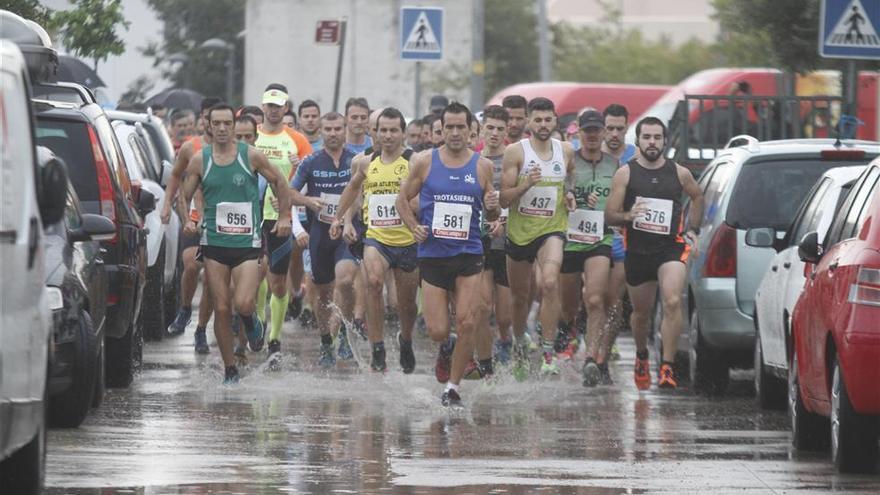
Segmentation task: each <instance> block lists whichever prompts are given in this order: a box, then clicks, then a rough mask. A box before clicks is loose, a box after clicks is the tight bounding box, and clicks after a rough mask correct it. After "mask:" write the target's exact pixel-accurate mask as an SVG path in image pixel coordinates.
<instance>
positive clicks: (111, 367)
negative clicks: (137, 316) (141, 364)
mask: <svg viewBox="0 0 880 495" xmlns="http://www.w3.org/2000/svg"><path fill="white" fill-rule="evenodd" d="M138 326H139V325H138V324H137V322H134V321H133V322H131V323H130V324H129V325H128V331H127V332H125V335H124V336H123V337H122V338H119V339H114V338H109V337H108V338H107V340H106V351H107V364H106V366H105V370H106V381H107V386H108V387H114V388H124V387H128V386H129V385H131V381H132V379H134V373H135V369H136V367H137V362H136V360H137V349H136V346H137V343H136V341H137V340H138V334H139V333H140V330H139V329H138V328H137V327H138Z"/></svg>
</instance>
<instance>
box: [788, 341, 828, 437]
mask: <svg viewBox="0 0 880 495" xmlns="http://www.w3.org/2000/svg"><path fill="white" fill-rule="evenodd" d="M788 417H789V419H790V420H791V443H792V445H794V447H795V448H796V449H799V450H819V451H822V450H826V449H828V443H829V440H830V435H829V434H828V431H829V429H830V423H829V421H828V418H825V417H822V416H819V415H818V414H813V413H811V412H810V411H808V410H807V408H806V407H805V406H804V401H803V400H802V399H801V390H800V377H799V376H798V357H797V352H795V353H794V355H793V356H792V358H791V367H790V368H789V369H788Z"/></svg>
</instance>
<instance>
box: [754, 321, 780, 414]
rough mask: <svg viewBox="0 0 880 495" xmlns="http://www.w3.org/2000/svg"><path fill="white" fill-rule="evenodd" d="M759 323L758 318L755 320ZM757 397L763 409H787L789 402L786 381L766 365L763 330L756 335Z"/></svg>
mask: <svg viewBox="0 0 880 495" xmlns="http://www.w3.org/2000/svg"><path fill="white" fill-rule="evenodd" d="M755 323H756V325H757V319H756V320H755ZM754 364H755V397H756V398H757V400H758V405H759V406H761V409H777V410H780V411H782V410H785V406H786V404H787V403H788V388H787V386H786V383H785V382H784V381H782V380H780V379H779V378H778V377H776V376H774V375H773V374H772V373H770V372H768V370H767V366H765V365H764V347H763V345H762V344H761V332H760V331H756V335H755V363H754Z"/></svg>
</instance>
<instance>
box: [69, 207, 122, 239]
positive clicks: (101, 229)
mask: <svg viewBox="0 0 880 495" xmlns="http://www.w3.org/2000/svg"><path fill="white" fill-rule="evenodd" d="M114 236H116V224H114V223H113V221H112V220H110V219H109V218H107V217H103V216H101V215H95V214H92V213H83V216H82V225H80V227H79V228H78V229H76V230H74V231H72V232H70V235H69V239H70V240H71V242H81V241H89V240H92V241H109V240H111V239H113V237H114Z"/></svg>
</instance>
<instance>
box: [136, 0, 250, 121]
mask: <svg viewBox="0 0 880 495" xmlns="http://www.w3.org/2000/svg"><path fill="white" fill-rule="evenodd" d="M148 3H149V5H150V7H151V8H152V9H153V10H154V11H155V12H156V14H157V16H158V17H159V20H160V21H162V22H163V23H164V29H163V31H162V34H163V39H162V41H160V42H159V43H155V44H152V45H150V46H148V47H147V48H146V49H144V50H143V53H144V54H145V55H147V56H150V57H153V58H154V62H153V66H154V67H160V68H161V71H162V75H163V77H165V78H166V79H170V80H172V81H174V84H175V86H177V87H184V88H189V89H192V90H195V91H198V92H199V93H201V94H203V95H206V96H222V95H225V94H226V78H225V77H224V75H225V74H226V68H225V63H226V60H227V55H228V54H227V53H226V52H225V51H221V50H208V49H204V48H201V44H202V43H204V42H205V41H206V40H208V39H211V38H220V39H222V40H223V41H225V42H227V43H234V44H235V47H236V50H235V53H236V57H235V67H236V74H235V94H237V95H241V91H242V87H243V82H242V75H243V73H244V70H243V69H244V54H243V49H242V48H243V47H242V43H241V42H240V40H239V39H238V33H240V32H242V31H243V30H244V8H245V2H242V1H241V0H148ZM172 55H174V58H177V59H178V60H181V61H183V60H185V61H183V62H182V63H174V64H172V63H169V62H170V60H169V57H170V56H172ZM239 99H240V98H239ZM229 103H230V104H235V103H239V102H229Z"/></svg>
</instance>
